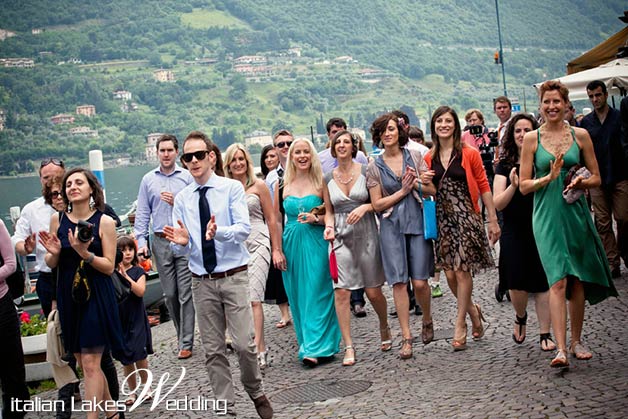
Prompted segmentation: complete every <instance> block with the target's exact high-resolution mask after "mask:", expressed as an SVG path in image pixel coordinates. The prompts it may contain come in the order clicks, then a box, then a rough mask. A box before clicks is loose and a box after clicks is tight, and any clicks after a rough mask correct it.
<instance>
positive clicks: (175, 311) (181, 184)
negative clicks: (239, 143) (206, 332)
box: [134, 134, 194, 359]
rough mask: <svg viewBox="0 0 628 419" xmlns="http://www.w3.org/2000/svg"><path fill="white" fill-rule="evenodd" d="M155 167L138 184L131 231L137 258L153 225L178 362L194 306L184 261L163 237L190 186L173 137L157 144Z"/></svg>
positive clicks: (188, 351)
mask: <svg viewBox="0 0 628 419" xmlns="http://www.w3.org/2000/svg"><path fill="white" fill-rule="evenodd" d="M156 147H157V156H158V157H159V167H158V168H156V169H154V170H151V171H150V172H148V173H146V175H144V177H143V178H142V182H141V183H140V191H139V194H138V197H137V211H136V212H135V224H134V231H135V237H136V238H137V247H138V254H140V255H142V254H144V255H146V254H148V252H147V251H148V246H147V244H146V239H147V237H148V225H149V222H150V221H151V218H152V221H153V233H154V234H153V238H152V240H151V242H152V248H153V254H154V255H155V263H156V264H157V271H158V272H159V280H160V282H161V288H162V289H163V291H164V294H165V296H166V306H167V307H168V311H169V312H170V316H171V317H172V321H173V322H174V327H175V329H176V330H177V338H178V342H179V345H178V346H179V354H178V358H179V359H187V358H189V357H191V356H192V349H193V346H194V302H193V301H192V276H191V274H190V270H189V269H188V258H187V257H186V256H180V255H176V254H174V253H173V252H172V249H171V248H170V242H169V241H168V240H166V238H165V236H164V232H163V229H164V226H167V225H169V224H170V223H171V221H172V206H173V204H174V197H175V196H176V195H177V194H178V193H179V192H180V191H181V190H182V189H183V188H185V187H186V186H187V185H189V184H190V183H192V182H193V179H192V176H190V174H189V173H188V171H187V170H185V169H182V168H180V167H179V166H177V164H176V159H177V155H178V154H179V142H178V141H177V137H175V136H174V135H169V134H165V135H162V136H161V137H160V138H159V139H158V140H157V144H156Z"/></svg>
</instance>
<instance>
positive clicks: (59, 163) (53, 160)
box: [39, 158, 65, 169]
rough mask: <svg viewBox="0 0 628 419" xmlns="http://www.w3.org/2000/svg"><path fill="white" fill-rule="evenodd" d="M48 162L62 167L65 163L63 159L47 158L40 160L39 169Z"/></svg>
mask: <svg viewBox="0 0 628 419" xmlns="http://www.w3.org/2000/svg"><path fill="white" fill-rule="evenodd" d="M50 163H52V164H54V165H55V166H59V167H63V168H64V169H65V165H64V164H63V160H59V159H55V158H47V159H44V160H42V161H41V164H40V165H39V168H40V169H41V168H42V167H44V166H48V165H49V164H50Z"/></svg>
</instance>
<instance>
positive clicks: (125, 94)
mask: <svg viewBox="0 0 628 419" xmlns="http://www.w3.org/2000/svg"><path fill="white" fill-rule="evenodd" d="M132 97H133V94H132V93H131V92H129V91H128V90H116V91H115V92H113V98H114V99H119V100H131V98H132Z"/></svg>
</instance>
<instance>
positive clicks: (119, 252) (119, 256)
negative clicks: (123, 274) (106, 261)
mask: <svg viewBox="0 0 628 419" xmlns="http://www.w3.org/2000/svg"><path fill="white" fill-rule="evenodd" d="M122 259H124V255H122V250H120V249H116V265H115V266H116V267H117V266H118V265H119V264H121V263H122Z"/></svg>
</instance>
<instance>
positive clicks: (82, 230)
mask: <svg viewBox="0 0 628 419" xmlns="http://www.w3.org/2000/svg"><path fill="white" fill-rule="evenodd" d="M76 237H77V238H78V239H79V240H80V241H81V242H83V243H88V242H89V241H90V240H91V239H92V238H93V237H94V224H92V223H90V222H87V221H83V220H79V222H78V226H77V227H76Z"/></svg>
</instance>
